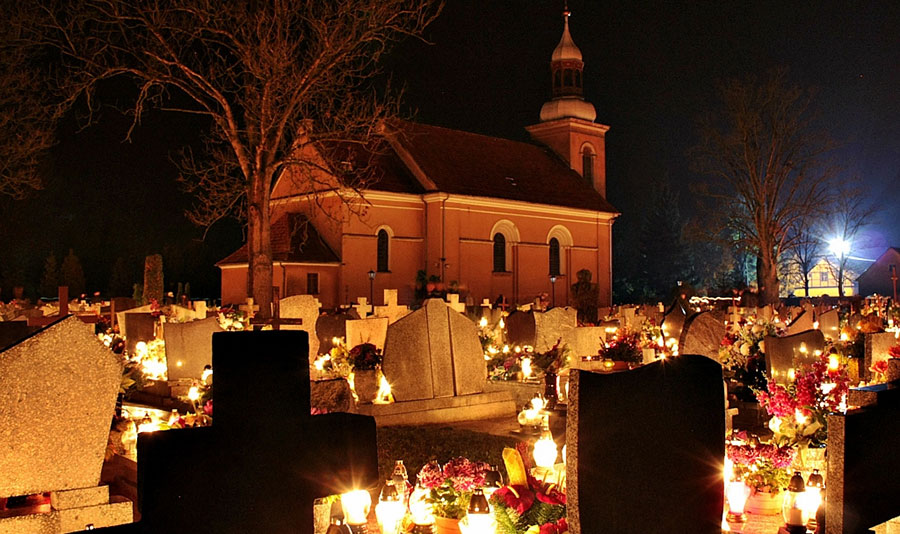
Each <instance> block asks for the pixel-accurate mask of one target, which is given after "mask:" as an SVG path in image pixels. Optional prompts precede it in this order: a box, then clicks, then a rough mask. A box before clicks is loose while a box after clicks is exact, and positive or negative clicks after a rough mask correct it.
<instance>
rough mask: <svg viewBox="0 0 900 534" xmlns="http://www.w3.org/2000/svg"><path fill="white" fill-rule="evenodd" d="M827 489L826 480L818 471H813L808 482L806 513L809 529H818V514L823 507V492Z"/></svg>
mask: <svg viewBox="0 0 900 534" xmlns="http://www.w3.org/2000/svg"><path fill="white" fill-rule="evenodd" d="M823 489H825V478H824V477H823V476H822V474H821V473H819V470H818V469H813V472H812V474H811V475H809V480H807V481H806V498H805V499H804V501H805V504H806V513H807V514H808V515H809V528H810V529H811V530H815V529H816V512H818V511H819V506H821V505H822V490H823Z"/></svg>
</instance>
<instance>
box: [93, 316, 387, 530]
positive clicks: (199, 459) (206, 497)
mask: <svg viewBox="0 0 900 534" xmlns="http://www.w3.org/2000/svg"><path fill="white" fill-rule="evenodd" d="M308 347H309V345H308V337H307V333H306V332H303V331H259V332H220V333H216V334H214V335H213V368H214V369H215V372H216V380H215V384H214V391H213V399H214V405H215V411H214V422H213V426H212V427H207V428H198V429H184V430H169V431H165V432H154V433H151V434H147V433H144V434H141V435H140V436H139V438H138V458H139V461H138V495H139V509H140V512H141V515H142V517H141V521H140V522H138V523H134V524H132V525H126V526H121V527H114V528H112V529H107V530H106V531H108V532H110V533H113V532H114V533H116V534H119V533H125V532H128V533H141V534H143V533H160V532H215V533H218V534H230V533H234V534H237V533H247V532H266V533H300V534H312V533H313V516H312V503H313V500H314V499H315V498H317V497H324V496H327V495H331V494H335V493H343V492H346V491H349V490H351V489H354V488H368V487H371V486H373V485H375V484H376V483H377V478H378V471H377V469H378V467H377V451H376V446H375V420H374V419H373V418H372V417H368V416H362V415H353V414H345V413H335V414H326V415H317V416H311V415H310V401H309V367H308V364H307V353H308V352H309V348H308Z"/></svg>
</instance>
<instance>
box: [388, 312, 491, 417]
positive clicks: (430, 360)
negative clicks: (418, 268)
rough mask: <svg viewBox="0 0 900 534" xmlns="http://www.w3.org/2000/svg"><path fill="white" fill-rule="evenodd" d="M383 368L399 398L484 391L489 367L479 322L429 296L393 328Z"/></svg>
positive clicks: (446, 395)
mask: <svg viewBox="0 0 900 534" xmlns="http://www.w3.org/2000/svg"><path fill="white" fill-rule="evenodd" d="M382 371H383V372H384V376H385V378H387V380H388V382H390V384H391V391H392V392H393V394H394V398H395V399H396V400H397V401H398V402H400V401H409V400H420V399H431V398H438V397H451V396H455V395H470V394H475V393H481V392H482V391H483V390H484V383H485V381H486V379H487V367H486V365H485V362H484V352H483V351H482V348H481V342H480V341H479V339H478V327H477V325H476V324H475V323H473V322H472V321H471V320H469V319H468V318H467V317H465V316H464V315H462V314H459V313H456V312H454V311H453V310H451V309H450V307H449V306H447V304H446V303H444V301H443V300H440V299H427V300H426V301H425V302H424V304H423V305H422V307H421V308H419V309H418V310H416V311H414V312H412V313H410V314H409V315H407V316H406V317H404V318H402V319H400V320H399V321H397V322H396V323H394V324H392V325H390V326H389V327H388V331H387V339H386V340H385V344H384V364H383V365H382Z"/></svg>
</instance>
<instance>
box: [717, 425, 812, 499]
mask: <svg viewBox="0 0 900 534" xmlns="http://www.w3.org/2000/svg"><path fill="white" fill-rule="evenodd" d="M725 455H726V456H727V457H728V459H729V460H731V462H732V464H733V470H734V475H735V478H736V479H737V480H743V481H744V482H745V483H746V484H747V486H748V487H750V488H751V489H752V490H753V491H754V493H755V492H767V493H778V492H779V491H781V490H783V489H784V488H786V487H787V485H788V482H789V480H790V474H789V472H788V468H789V467H790V466H791V464H792V463H793V462H794V457H795V456H796V450H795V449H794V448H793V447H792V446H790V445H781V446H779V445H776V444H774V443H761V442H760V441H759V438H758V437H756V436H751V435H749V434H748V433H747V432H746V431H742V432H739V433H737V434H735V436H734V439H733V440H731V441H729V442H727V443H726V444H725Z"/></svg>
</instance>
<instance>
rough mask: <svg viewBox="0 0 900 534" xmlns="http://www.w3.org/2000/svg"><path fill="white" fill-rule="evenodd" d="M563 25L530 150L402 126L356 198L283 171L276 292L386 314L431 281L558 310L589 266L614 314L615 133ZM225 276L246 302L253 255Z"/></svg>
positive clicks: (231, 261)
mask: <svg viewBox="0 0 900 534" xmlns="http://www.w3.org/2000/svg"><path fill="white" fill-rule="evenodd" d="M564 20H565V24H564V28H563V34H562V38H561V40H560V42H559V44H558V45H557V47H556V49H555V50H554V51H553V55H552V57H551V79H552V86H553V92H552V98H551V100H550V101H548V102H547V103H545V104H544V106H543V107H542V109H541V113H540V118H541V122H539V123H538V124H535V125H533V126H529V127H527V128H526V129H527V131H528V132H529V134H530V136H531V139H532V140H533V142H532V143H523V142H517V141H510V140H507V139H500V138H495V137H488V136H483V135H478V134H473V133H469V132H463V131H458V130H452V129H447V128H441V127H437V126H429V125H425V124H420V123H414V122H407V121H395V122H392V123H390V124H386V125H385V126H384V128H383V132H382V133H383V135H384V138H385V141H386V149H385V150H380V151H379V152H378V154H376V155H370V157H369V158H368V162H367V165H368V166H370V167H374V168H375V170H376V172H375V173H374V176H375V178H374V179H373V180H372V181H371V182H370V183H368V184H367V185H366V186H365V188H364V189H362V190H361V191H358V192H350V191H341V190H340V189H333V190H328V191H324V192H318V193H315V194H310V193H309V191H308V190H307V189H305V188H304V187H301V186H299V185H297V184H300V183H308V181H306V182H304V181H302V180H294V179H292V176H291V174H290V173H289V172H285V173H283V174H282V176H281V177H280V178H279V179H278V181H277V182H276V184H275V185H274V188H273V191H272V202H271V209H272V221H273V225H272V249H273V259H274V267H273V268H274V273H273V280H274V283H275V284H276V285H277V286H278V287H279V294H280V295H281V296H289V295H295V294H313V295H316V296H317V298H318V299H319V301H320V302H321V303H322V305H323V306H324V307H334V306H337V305H340V304H346V303H350V302H353V301H355V300H356V298H357V297H368V296H369V295H370V292H371V294H374V295H376V300H377V301H378V302H377V303H378V304H380V303H381V302H380V301H381V299H380V295H381V290H382V289H398V290H399V300H400V303H410V302H412V301H413V299H414V288H415V282H416V277H417V273H418V272H419V271H425V273H426V274H427V276H430V277H431V276H433V277H436V278H438V279H440V280H441V281H442V282H443V283H444V284H445V285H449V284H453V285H455V286H457V287H458V289H459V292H460V294H461V300H463V299H465V300H467V301H468V302H470V303H480V302H481V301H482V300H483V299H490V300H491V301H496V300H498V299H499V298H501V297H502V298H503V299H504V300H506V301H507V302H509V303H513V304H514V303H527V302H532V301H533V300H534V299H535V298H536V297H538V296H540V295H542V294H546V295H548V296H549V297H550V298H551V299H552V300H553V303H554V304H555V305H557V306H561V305H566V304H568V303H571V301H572V296H571V289H570V286H571V285H572V284H573V283H575V281H576V279H575V273H576V272H578V271H579V270H582V269H587V270H588V271H590V272H591V275H592V281H593V282H595V283H597V284H598V287H599V291H600V304H601V305H609V304H610V303H611V298H612V293H611V287H612V225H613V222H614V220H615V218H616V216H617V215H618V213H617V212H616V210H615V208H613V207H612V205H610V203H609V202H608V201H607V200H606V166H605V134H606V132H607V130H608V127H607V126H605V125H602V124H598V123H596V122H595V119H596V112H595V110H594V107H593V106H592V105H591V104H590V103H588V102H586V101H585V100H584V96H583V69H584V64H583V62H582V56H581V52H580V50H579V49H578V47H577V46H575V44H574V42H573V41H572V38H571V35H570V33H569V27H568V14H566V16H565V19H564ZM344 163H345V164H347V165H354V162H353V161H347V162H344ZM321 181H323V182H327V181H328V180H327V177H324V178H323V179H322V180H321ZM357 193H358V194H357ZM217 265H218V266H219V267H220V269H221V272H222V301H223V303H226V304H228V303H238V302H241V301H243V300H244V299H245V298H246V297H247V295H248V291H247V249H246V245H245V246H244V247H242V248H241V249H239V250H237V251H236V252H234V253H233V254H231V255H230V256H228V257H227V258H225V259H223V260H222V261H220V262H219V263H218V264H217ZM373 275H374V276H373Z"/></svg>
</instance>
